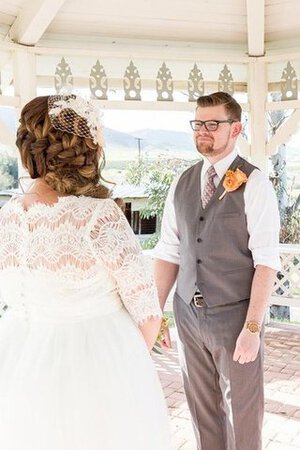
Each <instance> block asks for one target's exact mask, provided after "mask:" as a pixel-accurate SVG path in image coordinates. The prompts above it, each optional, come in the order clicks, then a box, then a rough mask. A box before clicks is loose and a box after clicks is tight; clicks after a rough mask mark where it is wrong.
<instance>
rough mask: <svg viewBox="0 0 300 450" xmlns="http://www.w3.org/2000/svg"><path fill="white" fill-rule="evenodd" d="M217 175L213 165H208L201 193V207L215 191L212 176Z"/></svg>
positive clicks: (204, 205)
mask: <svg viewBox="0 0 300 450" xmlns="http://www.w3.org/2000/svg"><path fill="white" fill-rule="evenodd" d="M216 175H217V173H216V171H215V168H214V166H210V168H209V169H208V171H207V182H206V184H205V186H204V189H203V193H202V207H203V209H204V208H205V207H206V205H207V203H208V202H209V201H210V199H211V198H212V196H213V195H214V193H215V191H216V186H215V184H214V177H215V176H216Z"/></svg>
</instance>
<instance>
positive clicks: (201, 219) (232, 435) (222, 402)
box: [155, 92, 280, 450]
mask: <svg viewBox="0 0 300 450" xmlns="http://www.w3.org/2000/svg"><path fill="white" fill-rule="evenodd" d="M191 127H192V129H193V131H194V142H195V145H196V148H197V150H198V152H199V153H200V154H201V155H202V157H203V158H202V159H201V161H200V162H198V163H197V164H196V165H194V166H192V167H191V168H189V169H188V170H186V171H185V172H184V173H183V174H182V175H181V177H180V178H179V180H177V181H175V182H174V183H173V185H172V186H171V188H170V191H169V194H168V198H167V201H166V205H165V211H164V217H163V223H162V233H161V239H160V241H159V243H158V245H157V247H156V249H155V256H156V261H155V276H156V281H157V286H158V291H159V296H160V301H161V306H162V307H164V305H165V302H166V299H167V296H168V294H169V292H170V290H171V288H172V286H173V285H174V283H175V281H176V280H177V285H176V292H175V296H174V314H175V319H176V325H177V329H178V335H179V351H180V360H181V367H182V373H183V379H184V387H185V392H186V397H187V401H188V404H189V408H190V412H191V416H192V420H193V425H194V430H195V435H196V440H197V445H198V449H201V450H260V449H261V429H262V420H263V345H262V340H263V321H264V314H265V310H266V307H267V303H268V300H269V297H270V295H271V292H272V289H273V285H274V279H275V274H276V272H277V270H279V269H280V261H279V254H278V235H279V214H278V207H277V201H276V197H275V194H274V191H273V188H272V186H271V183H270V182H269V180H268V179H267V177H266V176H265V175H264V174H263V173H262V172H261V171H260V170H258V169H257V168H256V167H254V166H253V165H252V164H250V163H249V162H247V161H246V160H245V159H243V158H241V157H240V156H239V155H238V152H237V149H236V140H237V138H238V136H239V134H240V133H241V130H242V124H241V107H240V105H239V104H238V103H237V102H236V101H235V100H234V98H233V97H231V96H230V95H229V94H227V93H224V92H216V93H213V94H211V95H207V96H202V97H200V98H199V99H198V100H197V107H196V116H195V120H192V121H191ZM228 170H230V171H231V172H229V173H228V172H227V171H228ZM229 175H230V176H231V178H230V177H229ZM225 178H226V180H225V184H226V182H227V185H226V186H228V187H229V188H228V190H227V191H225V193H224V187H223V181H224V179H225ZM239 180H242V181H240V182H239ZM163 345H165V346H166V347H168V346H170V338H169V333H168V330H166V331H165V339H164V341H163Z"/></svg>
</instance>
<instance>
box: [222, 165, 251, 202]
mask: <svg viewBox="0 0 300 450" xmlns="http://www.w3.org/2000/svg"><path fill="white" fill-rule="evenodd" d="M247 180H248V178H247V175H246V174H245V173H244V172H243V171H242V170H240V169H235V170H227V172H226V174H225V178H224V181H223V187H224V189H225V190H224V192H223V193H222V194H221V195H220V197H219V200H222V198H223V197H224V196H225V194H226V193H227V192H233V191H236V190H237V189H238V188H239V187H240V186H241V185H242V184H244V183H246V182H247Z"/></svg>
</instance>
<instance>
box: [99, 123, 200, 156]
mask: <svg viewBox="0 0 300 450" xmlns="http://www.w3.org/2000/svg"><path fill="white" fill-rule="evenodd" d="M104 137H105V146H106V148H111V149H113V148H114V147H117V148H120V147H125V148H127V149H132V150H134V151H136V149H137V147H138V143H137V138H141V141H140V145H141V148H142V150H151V149H156V150H157V149H159V150H170V151H174V150H184V151H194V144H193V139H192V135H190V134H189V133H184V132H180V131H168V130H150V129H144V130H136V131H133V132H131V133H130V134H129V133H122V132H120V131H116V130H113V129H111V128H105V130H104Z"/></svg>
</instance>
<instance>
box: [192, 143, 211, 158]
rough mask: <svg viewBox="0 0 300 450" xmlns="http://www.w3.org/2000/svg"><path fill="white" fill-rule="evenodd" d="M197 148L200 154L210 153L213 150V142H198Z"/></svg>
mask: <svg viewBox="0 0 300 450" xmlns="http://www.w3.org/2000/svg"><path fill="white" fill-rule="evenodd" d="M196 147H197V150H198V152H199V153H201V155H204V156H205V155H211V154H212V153H213V152H214V144H213V142H199V143H197V145H196Z"/></svg>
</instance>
